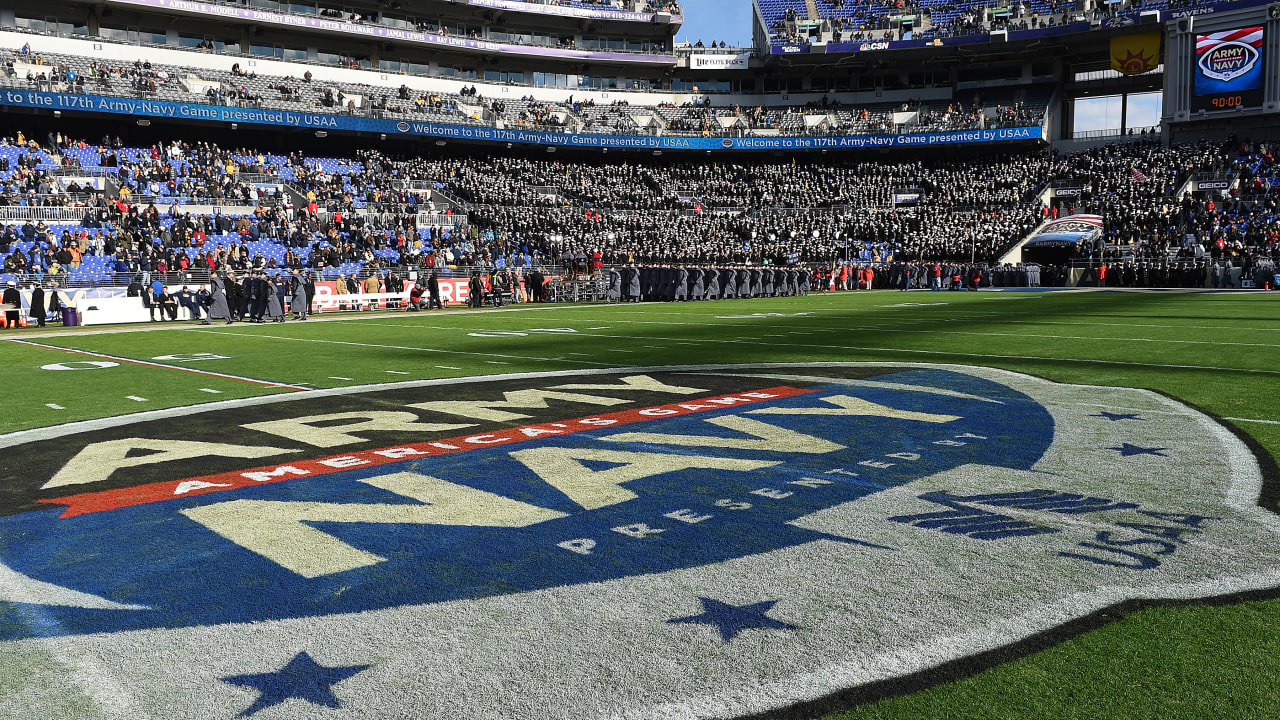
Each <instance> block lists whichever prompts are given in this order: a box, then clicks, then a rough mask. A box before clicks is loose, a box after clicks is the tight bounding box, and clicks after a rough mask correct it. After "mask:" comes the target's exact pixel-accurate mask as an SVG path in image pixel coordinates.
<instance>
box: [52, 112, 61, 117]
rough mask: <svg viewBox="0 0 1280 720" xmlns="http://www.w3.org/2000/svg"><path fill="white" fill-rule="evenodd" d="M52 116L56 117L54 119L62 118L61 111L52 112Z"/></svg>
mask: <svg viewBox="0 0 1280 720" xmlns="http://www.w3.org/2000/svg"><path fill="white" fill-rule="evenodd" d="M53 116H54V117H56V118H60V117H62V111H61V110H54V111H53Z"/></svg>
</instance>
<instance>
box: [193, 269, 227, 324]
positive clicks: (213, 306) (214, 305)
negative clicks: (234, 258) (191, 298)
mask: <svg viewBox="0 0 1280 720" xmlns="http://www.w3.org/2000/svg"><path fill="white" fill-rule="evenodd" d="M209 293H210V294H209V317H207V318H205V319H204V320H202V321H201V322H200V324H201V325H208V324H209V321H210V320H226V321H227V324H228V325H230V324H231V308H230V306H229V305H228V304H227V279H226V277H225V274H224V273H222V272H216V273H214V274H213V277H211V278H210V279H209Z"/></svg>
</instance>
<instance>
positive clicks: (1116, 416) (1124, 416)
mask: <svg viewBox="0 0 1280 720" xmlns="http://www.w3.org/2000/svg"><path fill="white" fill-rule="evenodd" d="M1089 417H1100V418H1106V419H1108V420H1110V421H1111V422H1115V421H1117V420H1142V419H1143V418H1141V417H1138V414H1137V413H1113V412H1107V411H1106V410H1103V411H1102V412H1100V413H1096V414H1094V415H1090V416H1089Z"/></svg>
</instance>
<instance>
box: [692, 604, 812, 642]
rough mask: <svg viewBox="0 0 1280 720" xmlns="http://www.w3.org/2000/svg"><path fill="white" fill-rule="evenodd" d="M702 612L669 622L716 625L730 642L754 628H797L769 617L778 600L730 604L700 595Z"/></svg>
mask: <svg viewBox="0 0 1280 720" xmlns="http://www.w3.org/2000/svg"><path fill="white" fill-rule="evenodd" d="M698 600H701V601H702V614H701V615H690V616H689V617H682V618H673V619H671V620H668V621H667V622H669V623H693V624H699V625H715V626H716V627H717V628H718V629H719V630H720V637H721V639H723V640H724V641H725V642H730V641H731V640H733V639H734V638H735V637H737V635H738V633H740V632H742V631H743V630H751V629H753V628H770V629H773V630H795V629H796V626H795V625H788V624H787V623H784V622H779V621H777V620H774V619H773V618H771V617H769V616H768V615H767V614H766V613H768V612H769V609H770V608H772V607H773V606H774V604H775V603H777V602H778V601H777V600H765V601H764V602H758V603H753V604H751V605H730V604H728V603H723V602H720V601H719V600H712V599H711V598H704V597H700V598H698Z"/></svg>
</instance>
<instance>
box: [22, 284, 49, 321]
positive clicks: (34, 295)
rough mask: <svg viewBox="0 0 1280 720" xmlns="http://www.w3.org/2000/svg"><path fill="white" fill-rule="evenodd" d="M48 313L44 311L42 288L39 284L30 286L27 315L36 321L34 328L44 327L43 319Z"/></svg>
mask: <svg viewBox="0 0 1280 720" xmlns="http://www.w3.org/2000/svg"><path fill="white" fill-rule="evenodd" d="M47 314H48V312H46V311H45V309H44V287H43V286H41V285H40V283H39V282H34V283H32V284H31V310H30V312H28V313H27V315H28V316H29V317H31V318H32V319H33V320H35V321H36V327H44V317H45V315H47Z"/></svg>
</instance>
